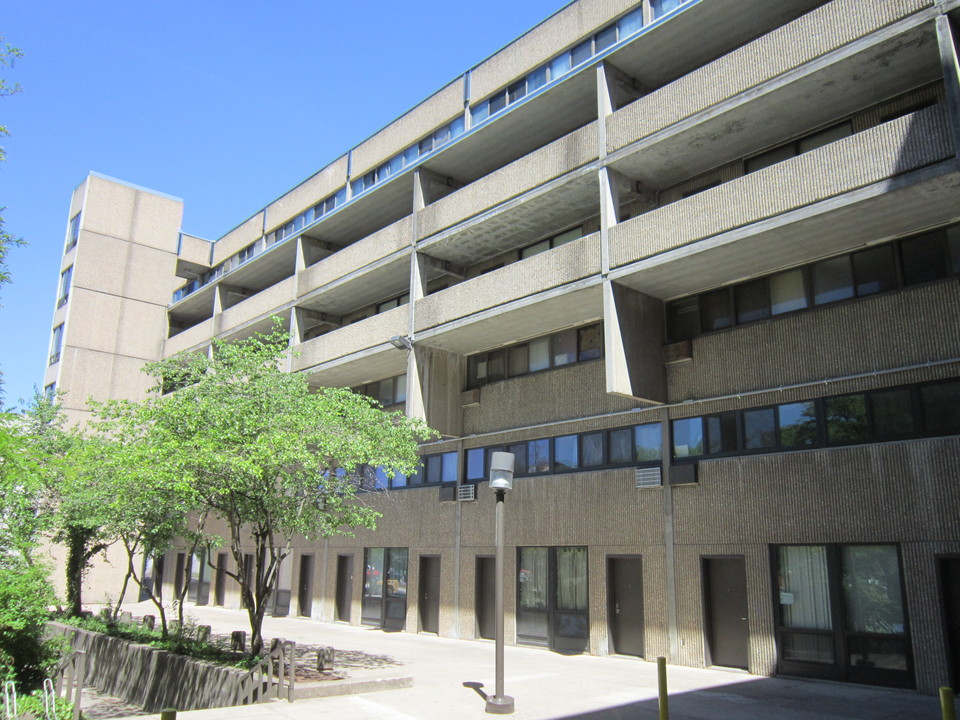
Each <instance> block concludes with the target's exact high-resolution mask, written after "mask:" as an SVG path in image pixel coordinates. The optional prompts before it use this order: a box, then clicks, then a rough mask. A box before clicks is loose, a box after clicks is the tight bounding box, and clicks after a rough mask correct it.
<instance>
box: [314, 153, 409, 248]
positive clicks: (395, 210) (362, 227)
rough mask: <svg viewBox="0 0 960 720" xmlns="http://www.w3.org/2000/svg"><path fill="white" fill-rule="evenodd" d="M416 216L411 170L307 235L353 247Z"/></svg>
mask: <svg viewBox="0 0 960 720" xmlns="http://www.w3.org/2000/svg"><path fill="white" fill-rule="evenodd" d="M412 212H413V173H412V172H411V171H409V170H408V171H406V172H403V173H400V174H399V175H396V176H394V177H392V178H389V179H388V180H386V181H384V182H381V183H379V184H378V185H376V186H374V187H373V188H371V189H370V190H367V191H366V192H365V193H362V194H360V195H358V196H357V197H356V198H355V199H353V200H351V201H350V202H349V203H347V204H346V205H344V206H343V207H341V208H338V209H337V211H336V212H332V213H330V214H329V215H326V216H325V217H323V219H321V220H320V222H319V223H317V224H316V225H312V226H311V227H309V228H307V229H306V230H304V231H303V235H305V236H306V237H311V238H314V239H316V240H325V241H328V242H332V243H334V244H335V245H349V244H350V243H353V242H356V241H357V240H360V239H361V238H365V237H366V236H367V235H372V234H373V233H375V232H376V231H377V230H381V229H383V228H385V227H387V225H391V224H393V223H395V222H396V221H397V220H399V219H400V218H403V217H406V216H407V215H409V214H410V213H412Z"/></svg>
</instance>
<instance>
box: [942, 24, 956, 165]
mask: <svg viewBox="0 0 960 720" xmlns="http://www.w3.org/2000/svg"><path fill="white" fill-rule="evenodd" d="M936 27H937V44H938V45H939V46H940V64H941V65H942V67H943V85H944V88H945V90H946V95H947V116H948V120H949V123H950V132H951V135H952V136H953V151H954V154H957V152H958V150H960V62H958V58H957V36H956V33H955V32H954V29H953V23H952V22H951V20H950V17H949V16H948V15H940V16H939V17H937V19H936Z"/></svg>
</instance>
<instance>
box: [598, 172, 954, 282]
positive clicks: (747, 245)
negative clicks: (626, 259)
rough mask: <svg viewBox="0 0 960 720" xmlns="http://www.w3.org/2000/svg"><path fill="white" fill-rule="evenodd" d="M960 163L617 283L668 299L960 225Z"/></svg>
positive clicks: (715, 241) (800, 213) (757, 228)
mask: <svg viewBox="0 0 960 720" xmlns="http://www.w3.org/2000/svg"><path fill="white" fill-rule="evenodd" d="M958 217H960V169H958V165H957V163H956V161H949V162H947V163H942V164H940V165H937V166H934V167H930V168H926V169H923V170H919V171H916V172H915V173H911V174H910V176H907V177H901V178H895V179H894V180H892V181H887V182H885V183H878V184H876V185H873V186H868V187H866V188H861V189H860V190H857V191H854V192H851V193H847V194H846V195H844V196H840V197H837V198H831V199H830V200H825V201H823V202H820V203H817V204H815V205H811V206H808V207H805V208H800V209H799V210H795V211H793V212H789V213H786V214H784V215H781V216H778V217H775V218H771V219H769V220H765V221H761V222H758V223H754V224H753V225H749V226H747V227H744V228H739V229H737V230H733V231H730V232H727V233H723V234H721V235H717V236H714V237H712V238H707V239H705V240H701V241H699V242H696V243H693V244H691V245H688V246H685V247H681V248H678V249H676V250H672V251H670V252H666V253H663V254H662V255H658V256H655V257H653V258H650V259H647V260H643V261H640V262H637V263H634V264H633V265H630V266H626V267H624V268H620V269H617V270H616V271H614V272H612V273H611V278H612V279H613V280H615V281H616V282H618V283H620V284H622V285H626V286H628V287H631V288H633V289H635V290H638V291H640V292H643V293H646V294H647V295H652V296H654V297H657V298H660V299H663V300H669V299H672V298H676V297H681V296H684V295H689V294H693V293H699V292H703V291H705V290H709V289H711V288H714V287H718V286H722V285H729V284H731V283H735V282H739V281H742V280H746V279H749V278H751V277H758V276H761V275H768V274H771V273H774V272H777V271H778V270H784V269H788V268H790V267H796V266H798V265H803V264H807V263H809V262H812V261H815V260H817V259H820V258H823V257H827V256H830V255H836V254H841V253H847V252H852V251H855V250H857V249H860V248H862V247H864V246H867V245H872V244H876V243H879V242H886V241H889V240H892V239H893V238H896V237H898V236H902V235H906V234H912V233H915V232H918V231H920V230H923V229H925V228H929V227H933V226H936V225H941V224H944V223H948V222H951V221H956V220H957V219H958Z"/></svg>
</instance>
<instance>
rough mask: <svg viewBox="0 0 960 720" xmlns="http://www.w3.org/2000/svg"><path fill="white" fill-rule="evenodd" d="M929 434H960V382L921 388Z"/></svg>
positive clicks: (954, 381) (924, 415)
mask: <svg viewBox="0 0 960 720" xmlns="http://www.w3.org/2000/svg"><path fill="white" fill-rule="evenodd" d="M920 397H921V398H922V400H923V417H924V422H925V423H926V429H927V432H929V433H932V434H934V435H956V434H958V433H960V381H956V380H953V381H951V382H947V383H937V384H935V385H924V386H923V387H922V388H920Z"/></svg>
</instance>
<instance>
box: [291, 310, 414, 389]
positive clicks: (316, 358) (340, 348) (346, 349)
mask: <svg viewBox="0 0 960 720" xmlns="http://www.w3.org/2000/svg"><path fill="white" fill-rule="evenodd" d="M409 327H410V306H409V305H401V306H400V307H398V308H394V309H393V310H388V311H387V312H384V313H380V314H379V315H374V316H373V317H369V318H366V319H365V320H360V321H359V322H355V323H353V324H352V325H346V326H344V327H341V328H338V329H336V330H333V331H331V332H328V333H326V334H325V335H321V336H320V337H317V338H314V339H313V340H307V342H305V343H301V344H300V345H298V346H297V347H296V349H297V351H298V352H300V353H301V355H300V357H297V358H294V359H293V368H292V369H293V371H294V372H296V371H298V370H303V369H305V368H309V367H312V366H314V365H319V364H320V363H324V362H328V361H330V360H335V359H337V358H340V357H343V356H344V355H349V354H350V353H355V352H358V351H360V350H364V349H366V348H370V347H373V346H374V345H380V344H382V343H385V342H387V341H388V340H389V339H390V338H391V337H393V336H394V335H404V334H406V332H407V331H408V329H409Z"/></svg>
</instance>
